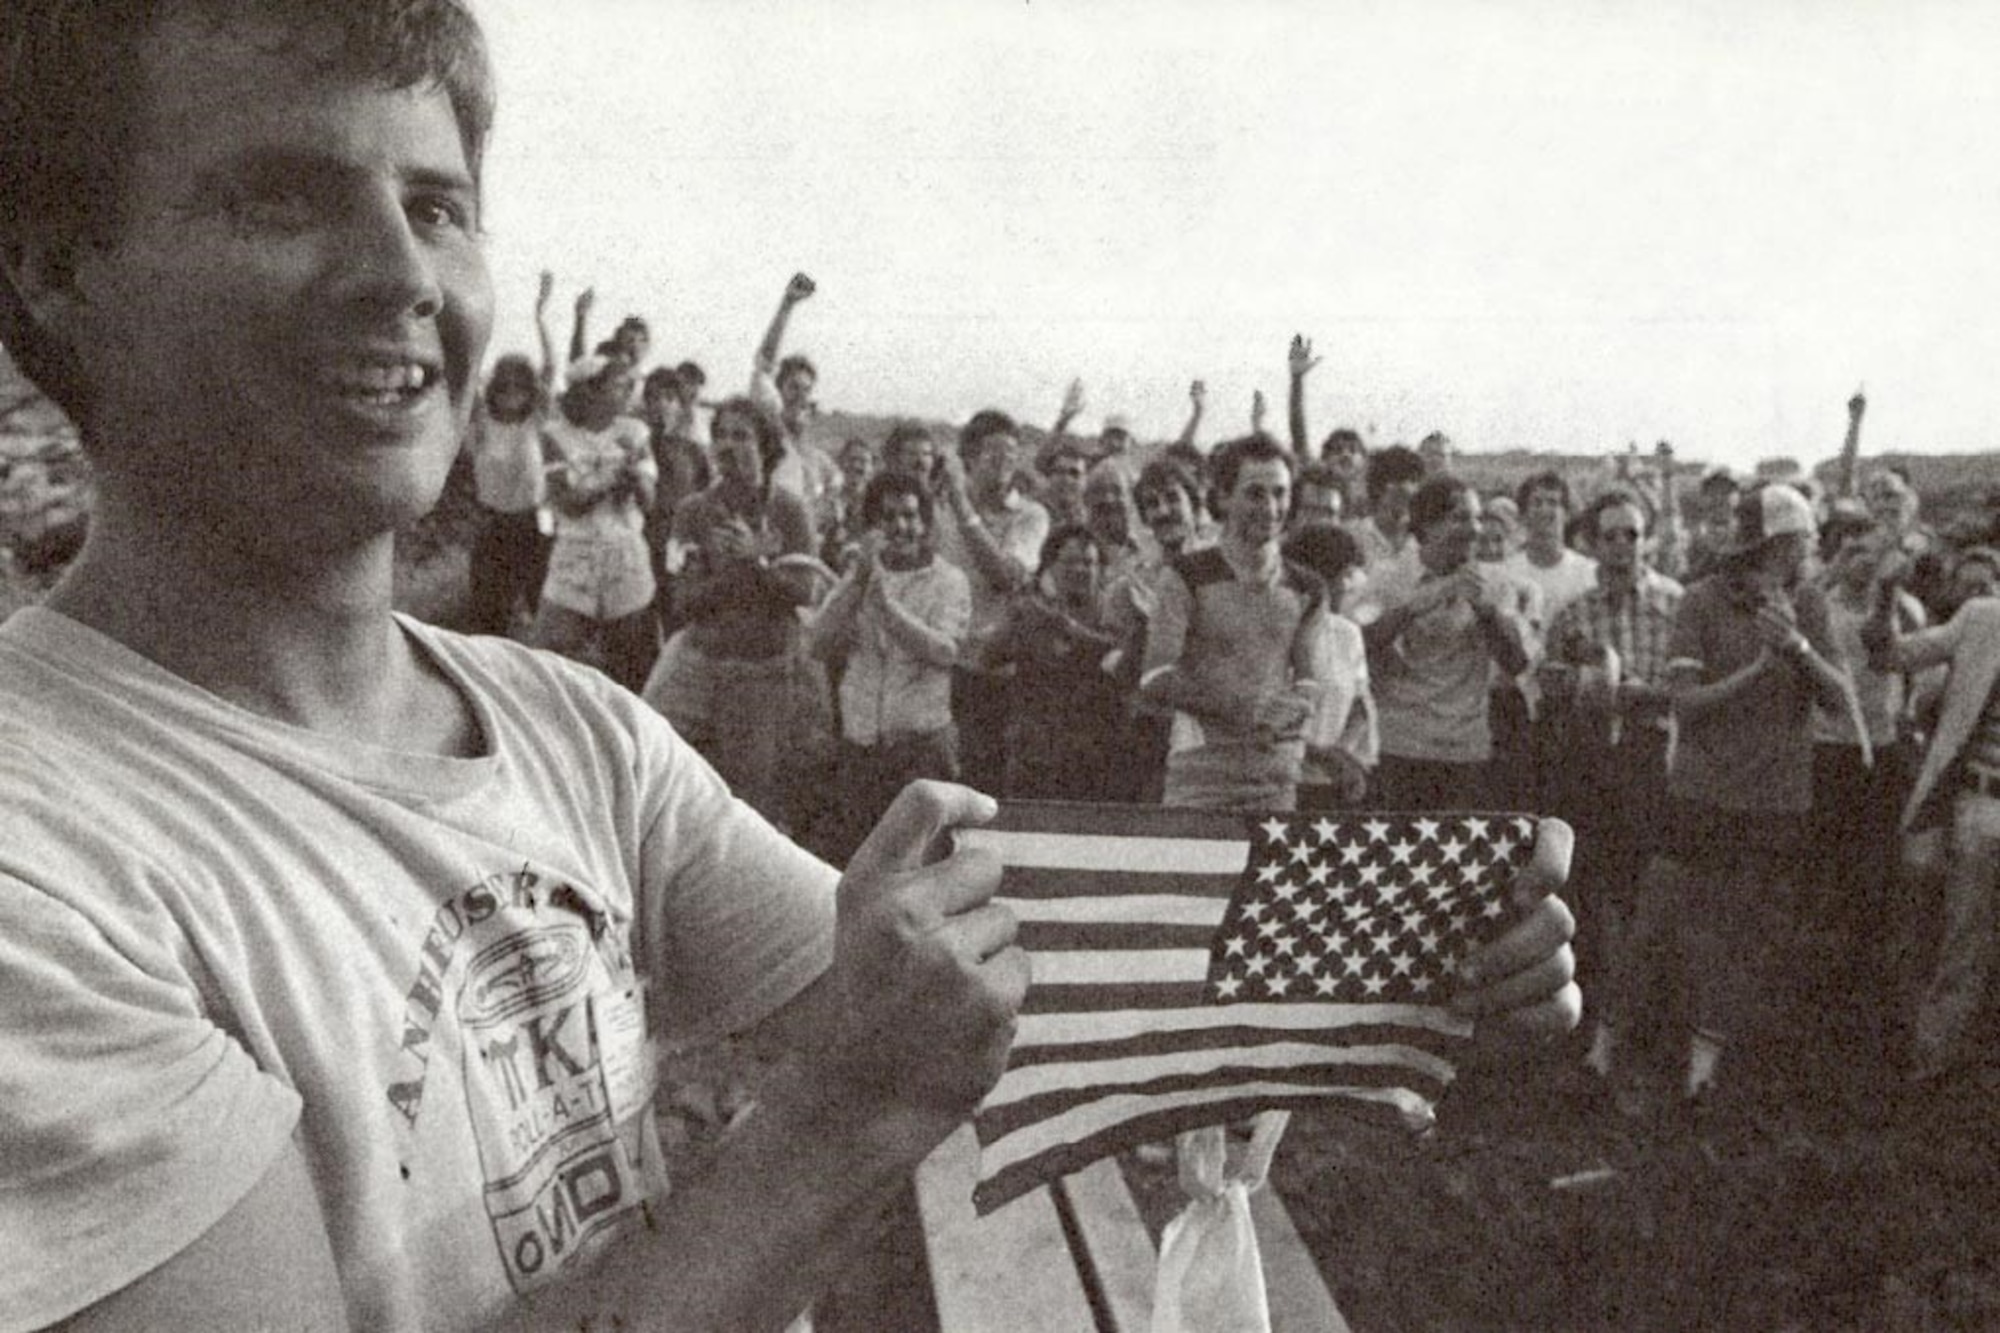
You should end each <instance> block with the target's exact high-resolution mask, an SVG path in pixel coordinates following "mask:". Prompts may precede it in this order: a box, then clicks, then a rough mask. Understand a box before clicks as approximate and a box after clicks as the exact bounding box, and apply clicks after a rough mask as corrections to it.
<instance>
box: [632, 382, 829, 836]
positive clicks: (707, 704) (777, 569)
mask: <svg viewBox="0 0 2000 1333" xmlns="http://www.w3.org/2000/svg"><path fill="white" fill-rule="evenodd" d="M709 435H710V438H711V439H712V440H713V441H714V465H715V474H716V475H715V481H714V482H713V483H712V484H711V485H710V486H709V487H708V489H707V490H704V491H701V492H699V493H697V494H695V495H693V496H690V497H689V498H688V499H687V500H686V501H685V502H684V503H683V504H682V505H681V508H680V512H679V513H677V514H675V515H674V525H673V534H672V536H671V537H670V538H669V543H670V544H669V549H668V555H667V567H668V568H669V569H670V570H672V571H674V574H675V596H674V603H675V605H674V612H675V615H676V616H677V618H678V619H679V620H680V622H681V628H680V630H678V631H677V632H676V633H675V634H674V637H673V638H672V639H671V640H669V641H668V643H667V647H666V650H665V651H664V652H662V653H661V654H660V661H659V664H658V665H657V666H656V667H655V668H654V670H653V674H652V676H651V678H650V679H648V680H647V681H646V688H645V698H646V701H647V702H648V703H650V704H652V705H653V707H655V708H657V709H659V710H660V712H661V713H662V714H664V715H665V716H666V718H667V720H668V721H670V722H672V723H673V724H674V727H675V728H676V729H677V730H678V731H679V732H680V733H681V735H682V736H684V737H686V738H687V740H688V741H689V742H691V743H692V744H693V745H694V746H695V747H696V748H697V749H699V750H700V751H701V752H702V754H703V755H704V756H706V757H707V759H708V761H709V762H710V763H711V764H713V765H715V768H716V771H717V772H718V773H720V774H721V775H722V777H723V779H724V780H725V781H726V782H728V783H729V785H730V787H731V789H732V790H734V791H735V792H736V794H737V795H738V796H741V797H742V798H743V799H744V800H746V801H748V802H749V803H750V804H751V805H753V806H755V807H756V808H757V810H758V811H759V812H761V813H762V814H763V815H764V816H765V817H766V818H767V819H770V820H771V821H772V822H774V823H777V824H779V825H781V826H783V825H786V824H788V823H789V822H790V816H791V811H790V809H789V800H788V790H787V784H786V783H785V781H784V776H783V773H782V772H781V764H780V755H781V753H782V752H784V751H787V750H790V751H792V752H793V754H794V757H799V758H803V757H806V756H809V755H810V754H811V753H812V752H813V751H814V750H815V749H819V748H823V741H824V736H825V728H826V724H827V704H826V700H825V689H826V687H825V680H824V678H823V677H822V676H820V674H819V672H818V668H817V666H816V665H815V664H813V663H811V662H809V661H807V659H806V658H805V656H804V654H803V652H802V651H801V648H800V638H799V615H798V609H799V608H800V607H802V606H805V605H807V604H808V603H809V602H810V601H811V600H812V596H813V591H814V568H815V566H817V564H818V562H817V561H816V560H814V559H813V558H812V556H811V550H812V523H811V520H810V519H809V518H808V516H807V513H806V508H805V504H804V502H803V501H801V500H800V499H799V498H798V497H797V496H796V495H793V494H792V493H791V492H789V491H785V490H780V489H777V488H774V487H773V486H772V485H771V469H772V468H773V467H774V466H775V465H776V463H777V461H778V460H779V459H780V458H782V457H783V456H784V448H785V444H784V437H783V435H782V434H781V433H780V428H779V426H778V422H777V419H776V418H775V417H773V416H772V415H771V414H770V413H769V412H767V411H765V410H764V409H763V408H762V407H760V406H758V405H757V404H756V403H754V402H752V401H751V400H750V399H748V398H730V399H727V400H725V401H724V402H723V403H722V404H721V405H720V406H718V407H717V408H716V409H715V415H714V417H713V419H712V420H711V422H710V426H709ZM801 767H802V766H801ZM794 771H798V770H794Z"/></svg>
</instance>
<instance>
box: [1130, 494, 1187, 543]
mask: <svg viewBox="0 0 2000 1333" xmlns="http://www.w3.org/2000/svg"><path fill="white" fill-rule="evenodd" d="M1139 520H1140V521H1141V522H1142V523H1144V524H1145V525H1146V530H1147V531H1149V532H1151V533H1152V534H1153V540H1154V541H1157V542H1158V543H1159V544H1160V546H1161V548H1162V549H1163V550H1168V551H1178V550H1180V549H1181V548H1182V547H1183V546H1186V545H1187V543H1188V539H1189V538H1190V537H1192V536H1194V502H1193V501H1192V500H1190V499H1188V493H1187V492H1186V491H1184V490H1182V489H1181V488H1180V487H1178V486H1161V487H1155V488H1148V489H1146V490H1143V491H1140V492H1139Z"/></svg>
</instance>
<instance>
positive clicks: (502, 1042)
mask: <svg viewBox="0 0 2000 1333" xmlns="http://www.w3.org/2000/svg"><path fill="white" fill-rule="evenodd" d="M521 907H525V908H527V909H528V910H527V911H526V912H521V911H517V910H508V909H515V908H521ZM618 934H619V932H617V931H615V930H613V929H612V928H611V927H610V924H609V923H608V922H607V921H606V920H605V918H604V917H603V915H602V914H601V913H596V912H594V911H592V910H591V909H590V908H589V907H588V906H587V905H586V903H585V900H584V898H583V896H582V895H581V894H579V893H578V892H577V891H576V890H575V889H574V888H572V887H570V886H568V885H566V884H563V883H561V882H560V881H554V880H549V879H545V878H543V877H541V876H539V875H537V874H536V873H535V872H533V871H531V870H526V869H523V870H521V871H519V872H516V873H512V874H508V875H501V876H495V877H493V878H492V879H489V880H487V881H482V882H481V883H480V884H479V885H476V886H475V887H474V888H472V889H470V890H468V891H466V892H465V893H464V894H461V895H459V896H458V897H457V898H456V899H454V900H452V901H451V902H448V903H446V904H445V905H444V906H443V907H441V908H440V909H439V912H438V915H437V917H436V919H434V921H433V923H432V926H431V930H430V932H429V934H428V935H427V937H426V940H425V945H424V948H423V951H422V957H423V966H422V971H421V973H420V975H419V977H418V980H417V982H416V984H415V985H413V986H412V987H411V990H410V994H409V1003H408V1007H407V1009H406V1012H405V1035H404V1042H403V1046H404V1051H403V1054H404V1057H405V1059H406V1061H407V1060H410V1059H412V1058H414V1059H415V1060H416V1061H418V1067H417V1070H416V1072H417V1077H416V1078H415V1079H414V1080H410V1081H406V1082H401V1083H398V1084H396V1085H395V1086H394V1087H392V1088H391V1089H390V1093H389V1095H390V1100H391V1101H392V1102H393V1103H394V1104H395V1105H396V1107H397V1109H398V1110H399V1111H401V1112H402V1113H403V1114H404V1115H405V1117H406V1118H407V1119H408V1120H409V1121H410V1122H411V1123H412V1124H414V1123H415V1120H416V1116H417V1111H418V1108H419V1107H420V1106H421V1105H422V1101H423V1088H424V1083H425V1079H424V1077H423V1074H424V1072H425V1066H427V1064H428V1059H429V1049H430V1042H431V1031H432V1029H433V1028H434V1026H435V1024H436V1023H437V1022H438V1021H439V1019H440V1018H446V1019H447V1021H449V1020H456V1022H457V1024H458V1028H459V1032H458V1037H459V1047H460V1050H461V1051H462V1052H463V1086H464V1104H465V1110H466V1113H467V1115H468V1116H469V1118H470V1121H471V1129H472V1134H473V1139H474V1141H475V1143H476V1144H477V1145H478V1150H479V1163H480V1171H481V1176H482V1179H483V1182H484V1187H483V1196H484V1199H485V1205H486V1213H487V1217H488V1219H489V1220H490V1221H491V1223H492V1227H493V1237H494V1242H495V1244H496V1245H497V1247H498V1249H499V1255H500V1260H501V1263H502V1265H503V1266H504V1267H505V1269H506V1272H507V1277H508V1281H509V1282H510V1283H512V1285H513V1287H514V1289H515V1290H516V1291H527V1290H530V1289H531V1288H534V1287H536V1286H539V1285H541V1284H543V1283H545V1282H548V1281H550V1280H551V1279H553V1278H554V1277H555V1276H557V1275H558V1274H559V1273H560V1272H561V1271H562V1270H563V1269H564V1268H566V1267H567V1266H568V1265H569V1264H571V1263H572V1262H574V1261H575V1260H576V1258H577V1257H578V1256H579V1255H580V1254H584V1253H589V1252H591V1251H592V1250H594V1249H595V1248H596V1246H597V1244H599V1243H601V1242H602V1240H603V1239H605V1238H607V1237H608V1236H609V1235H610V1234H611V1233H612V1232H614V1231H616V1230H617V1229H619V1228H620V1227H622V1226H623V1225H625V1224H627V1223H629V1222H631V1221H633V1220H635V1219H636V1218H638V1217H639V1216H641V1215H642V1213H641V1210H642V1209H643V1208H644V1207H645V1205H646V1203H647V1201H648V1198H649V1194H650V1187H649V1183H648V1182H649V1177H650V1174H651V1173H650V1172H649V1170H648V1165H649V1162H656V1153H654V1152H653V1151H652V1150H651V1148H650V1145H649V1144H648V1142H647V1140H648V1139H649V1137H650V1135H651V1134H652V1121H651V1117H650V1115H649V1114H648V1106H649V1103H650V1100H651V1094H652V1076H651V1070H652V1066H651V1061H650V1057H649V1055H648V1053H647V1050H646V1043H645V1015H644V1006H643V1002H642V999H641V996H640V991H639V988H638V986H637V984H636V983H635V982H634V979H633V977H632V975H631V965H630V961H629V955H628V953H627V951H626V948H625V944H624V941H623V940H622V939H619V938H617V937H618ZM454 976H455V977H456V979H457V985H456V987H455V988H453V987H452V986H451V980H452V979H453V978H454ZM447 997H449V999H447Z"/></svg>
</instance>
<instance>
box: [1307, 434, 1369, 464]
mask: <svg viewBox="0 0 2000 1333" xmlns="http://www.w3.org/2000/svg"><path fill="white" fill-rule="evenodd" d="M1319 451H1320V453H1321V454H1323V455H1324V454H1336V453H1338V454H1344V453H1348V452H1353V453H1357V454H1360V455H1361V456H1362V457H1363V458H1366V457H1368V442H1367V441H1366V440H1364V439H1362V438H1361V432H1360V431H1358V430H1356V429H1354V427H1352V426H1335V427H1334V428H1333V429H1332V430H1330V431H1328V432H1327V433H1326V439H1325V440H1324V441H1323V442H1322V443H1321V444H1320V446H1319Z"/></svg>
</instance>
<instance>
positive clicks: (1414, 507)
mask: <svg viewBox="0 0 2000 1333" xmlns="http://www.w3.org/2000/svg"><path fill="white" fill-rule="evenodd" d="M1470 494H1472V487H1471V486H1470V485H1468V484H1467V483H1466V481H1465V480H1464V478H1462V477H1454V476H1449V475H1443V476H1436V477H1428V478H1426V479H1425V480H1424V484H1423V485H1421V486H1419V487H1417V493H1416V494H1415V495H1412V496H1411V497H1410V531H1411V532H1413V533H1415V534H1416V535H1417V536H1418V537H1419V538H1421V537H1422V536H1423V535H1424V533H1426V532H1428V531H1429V530H1430V529H1431V528H1432V527H1433V526H1434V525H1435V524H1437V523H1438V522H1439V521H1440V520H1441V519H1443V518H1444V517H1445V516H1446V515H1448V514H1450V513H1451V511H1452V510H1453V509H1454V508H1456V507H1457V505H1458V497H1459V496H1461V495H1470Z"/></svg>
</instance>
